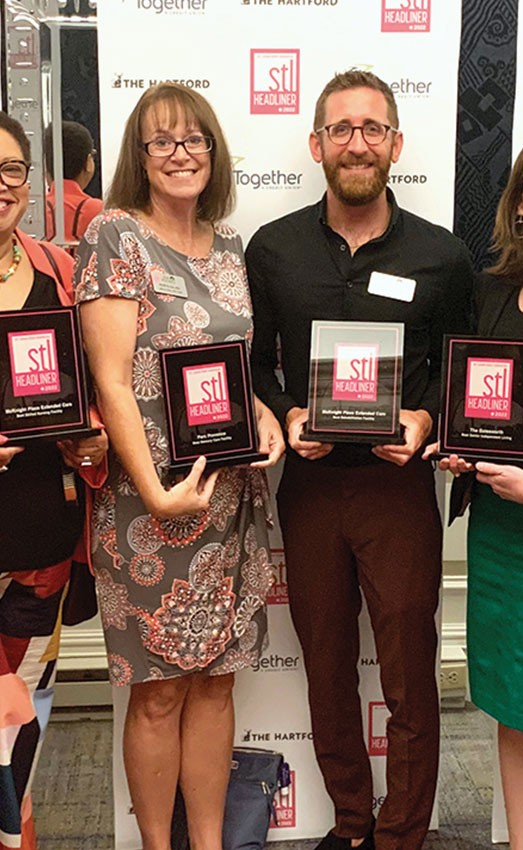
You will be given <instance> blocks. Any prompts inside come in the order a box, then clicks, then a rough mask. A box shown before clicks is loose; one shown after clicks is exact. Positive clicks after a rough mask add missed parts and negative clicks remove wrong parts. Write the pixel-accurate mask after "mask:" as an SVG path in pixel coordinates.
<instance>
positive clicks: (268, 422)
mask: <svg viewBox="0 0 523 850" xmlns="http://www.w3.org/2000/svg"><path fill="white" fill-rule="evenodd" d="M254 402H255V405H256V423H257V427H258V437H259V446H258V451H260V452H263V454H268V455H269V457H268V458H267V460H259V461H257V462H256V463H251V466H256V467H264V466H274V464H275V463H277V462H278V461H279V459H280V458H281V456H282V454H283V453H284V451H285V440H284V439H283V434H282V431H281V428H280V424H279V422H278V420H277V419H276V417H275V415H274V413H273V412H272V410H270V409H269V408H268V407H267V405H266V404H264V403H263V402H262V401H260V399H259V398H255V399H254Z"/></svg>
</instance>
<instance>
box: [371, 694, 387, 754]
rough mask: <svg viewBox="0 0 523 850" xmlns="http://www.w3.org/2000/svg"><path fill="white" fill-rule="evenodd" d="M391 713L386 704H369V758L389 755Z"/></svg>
mask: <svg viewBox="0 0 523 850" xmlns="http://www.w3.org/2000/svg"><path fill="white" fill-rule="evenodd" d="M389 717H390V711H389V709H388V708H387V706H386V705H385V703H384V702H369V743H368V750H369V756H386V755H387V723H388V720H389Z"/></svg>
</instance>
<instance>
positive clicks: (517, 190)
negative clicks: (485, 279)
mask: <svg viewBox="0 0 523 850" xmlns="http://www.w3.org/2000/svg"><path fill="white" fill-rule="evenodd" d="M522 202H523V151H521V152H520V153H519V155H518V157H517V159H516V161H515V163H514V166H513V168H512V171H511V173H510V177H509V179H508V183H507V185H506V187H505V189H504V191H503V194H502V195H501V198H500V201H499V204H498V208H497V211H496V221H495V224H494V231H493V234H492V250H493V251H494V252H496V254H497V255H498V256H497V260H496V262H495V263H494V264H493V265H492V266H490V267H489V268H488V269H485V271H487V272H489V274H492V275H495V276H496V277H503V278H511V279H512V280H514V282H515V283H523V227H522V225H521V224H517V223H516V216H517V211H518V207H519V206H520V204H521V203H522Z"/></svg>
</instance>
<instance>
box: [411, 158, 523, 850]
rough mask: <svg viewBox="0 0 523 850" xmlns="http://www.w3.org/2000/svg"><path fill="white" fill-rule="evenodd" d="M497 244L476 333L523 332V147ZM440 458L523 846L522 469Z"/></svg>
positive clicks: (476, 647) (486, 705) (516, 835)
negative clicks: (462, 545)
mask: <svg viewBox="0 0 523 850" xmlns="http://www.w3.org/2000/svg"><path fill="white" fill-rule="evenodd" d="M493 247H494V250H495V251H496V252H497V262H496V263H495V265H493V266H492V267H491V268H490V269H488V270H487V272H484V273H482V274H481V275H479V276H478V278H477V279H476V281H475V289H474V305H473V306H474V312H475V315H476V321H475V325H476V329H477V333H478V335H479V336H481V337H482V338H493V339H512V340H523V151H522V152H521V153H520V154H519V156H518V158H517V160H516V162H515V164H514V167H513V170H512V173H511V175H510V179H509V182H508V185H507V187H506V189H505V191H504V193H503V195H502V197H501V200H500V203H499V207H498V211H497V215H496V224H495V227H494V239H493ZM514 403H516V404H517V403H519V404H520V405H521V406H522V407H523V386H519V387H518V386H517V385H515V387H514ZM431 448H432V449H433V448H434V447H429V448H428V449H427V451H426V452H425V456H426V457H427V456H429V454H430V451H431ZM440 468H441V469H450V471H451V472H452V473H453V474H454V475H455V476H456V478H455V480H454V484H453V491H452V497H451V515H450V521H452V519H454V517H455V516H457V515H459V514H460V513H463V512H464V510H465V508H466V506H467V504H469V503H470V519H469V526H468V604H467V654H468V664H469V676H470V692H471V697H472V701H473V702H474V704H475V705H477V706H478V707H479V708H481V709H483V711H485V712H487V714H489V715H491V716H492V717H494V718H495V720H497V721H498V746H499V759H500V766H501V776H502V782H503V794H504V798H505V808H506V811H507V821H508V829H509V837H510V847H511V850H523V469H520V468H519V467H516V466H509V465H505V464H498V463H487V462H484V461H482V462H478V463H476V464H474V465H473V464H470V463H467V462H466V461H465V460H464V459H463V458H459V457H458V456H457V455H450V457H449V458H445V459H444V460H442V461H440Z"/></svg>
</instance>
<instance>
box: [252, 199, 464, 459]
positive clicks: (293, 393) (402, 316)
mask: <svg viewBox="0 0 523 850" xmlns="http://www.w3.org/2000/svg"><path fill="white" fill-rule="evenodd" d="M387 199H388V201H389V204H390V208H391V216H390V222H389V226H388V228H387V230H386V231H385V233H384V234H383V235H382V236H380V237H378V238H377V239H372V240H371V241H370V242H367V243H366V244H364V245H362V246H361V247H360V248H358V250H357V251H356V252H355V253H354V254H351V251H350V248H349V246H348V244H347V242H346V241H345V239H344V238H343V237H342V236H340V235H339V234H338V233H336V232H335V231H333V230H332V229H331V228H330V227H329V225H328V224H327V222H326V198H325V197H324V198H323V199H322V200H321V201H319V202H318V203H316V204H313V205H312V206H309V207H304V208H303V209H301V210H298V211H297V212H294V213H291V214H290V215H287V216H284V217H283V218H280V219H278V220H276V221H273V222H271V223H270V224H266V225H264V226H263V227H261V228H260V229H259V230H258V231H257V232H256V233H255V234H254V236H253V237H252V239H251V241H250V243H249V245H248V248H247V251H246V260H247V271H248V275H249V282H250V286H251V294H252V300H253V307H254V340H253V347H252V372H253V382H254V389H255V392H256V393H257V395H258V396H259V397H260V398H261V399H262V401H264V402H265V403H266V404H267V405H268V406H269V407H270V408H271V409H272V410H273V411H274V413H275V414H276V415H277V417H278V418H279V420H280V421H281V422H282V423H283V422H284V420H285V416H286V414H287V412H288V411H289V410H290V409H291V407H307V406H308V398H307V396H308V373H309V359H310V332H311V322H312V321H313V319H324V320H331V321H340V320H343V321H373V322H403V323H404V325H405V347H404V370H403V397H402V407H404V408H406V409H409V410H418V409H424V410H427V411H428V412H429V413H430V415H431V416H432V418H433V421H434V422H435V421H436V419H437V413H438V407H439V384H440V371H441V353H442V341H443V334H444V333H464V332H466V331H467V330H468V327H469V313H470V291H471V285H472V266H471V262H470V258H469V254H468V251H467V249H466V247H465V245H464V244H463V243H462V242H461V241H460V240H459V239H457V238H456V237H455V236H453V235H452V234H451V233H449V231H448V230H446V229H445V228H443V227H440V226H438V225H435V224H432V223H430V222H428V221H426V220H425V219H422V218H420V217H419V216H416V215H413V214H412V213H409V212H407V211H406V210H402V209H400V208H399V207H398V205H397V203H396V200H395V198H394V195H393V193H392V192H391V190H390V189H388V190H387ZM373 271H377V272H385V273H386V274H390V275H396V276H400V277H404V278H413V279H414V280H415V281H416V289H415V293H414V298H413V300H412V301H410V302H408V301H402V300H398V299H396V298H389V297H383V296H378V295H371V294H369V292H368V284H369V279H370V276H371V274H372V272H373ZM278 335H279V337H280V341H281V365H282V369H283V376H284V381H285V386H284V387H282V386H281V384H280V382H279V381H278V378H277V377H276V374H275V369H276V366H277V350H276V344H277V337H278ZM369 455H370V449H369V448H368V447H366V446H355V445H351V446H341V445H338V446H336V447H335V449H334V451H333V453H332V456H331V455H328V456H327V458H325V459H324V460H325V462H327V463H329V464H330V463H342V464H345V463H349V464H357V463H368V462H369V461H371V459H374V455H370V456H369ZM316 462H317V461H316ZM320 462H323V461H320Z"/></svg>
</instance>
